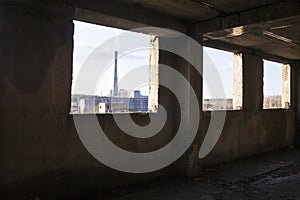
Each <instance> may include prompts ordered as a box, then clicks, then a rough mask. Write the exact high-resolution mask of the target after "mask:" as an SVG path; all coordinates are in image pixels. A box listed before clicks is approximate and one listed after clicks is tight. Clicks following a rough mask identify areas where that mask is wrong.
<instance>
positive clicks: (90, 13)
mask: <svg viewBox="0 0 300 200" xmlns="http://www.w3.org/2000/svg"><path fill="white" fill-rule="evenodd" d="M16 1H17V2H22V3H26V4H28V5H30V6H32V7H38V8H43V9H47V10H54V11H56V12H59V13H60V14H64V13H65V14H66V16H68V17H71V18H73V19H80V20H84V21H90V22H93V23H97V24H103V25H108V26H112V27H119V28H127V29H128V28H138V27H141V26H155V27H163V28H168V29H172V30H176V31H179V32H182V33H186V32H187V28H186V24H185V23H183V22H181V21H179V20H177V19H174V18H172V17H169V16H166V15H162V14H160V13H157V12H153V11H151V10H147V9H144V8H139V7H135V6H129V5H126V4H122V3H118V2H115V1H113V0H109V1H107V0H89V1H83V0H52V1H49V0H29V1H28V0H16ZM70 10H73V11H74V12H73V14H74V15H73V16H70ZM92 20H93V21H92ZM96 20H97V21H96ZM118 20H119V21H118ZM120 26H121V27H120ZM127 26H128V27H127Z"/></svg>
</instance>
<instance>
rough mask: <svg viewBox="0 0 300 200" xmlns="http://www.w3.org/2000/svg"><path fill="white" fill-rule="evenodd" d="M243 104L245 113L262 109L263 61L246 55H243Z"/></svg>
mask: <svg viewBox="0 0 300 200" xmlns="http://www.w3.org/2000/svg"><path fill="white" fill-rule="evenodd" d="M243 104H244V106H243V108H244V110H245V111H256V110H261V109H262V107H263V60H262V59H261V58H260V57H258V56H255V55H251V54H247V53H244V54H243Z"/></svg>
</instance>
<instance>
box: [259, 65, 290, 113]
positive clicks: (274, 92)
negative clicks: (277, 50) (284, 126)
mask: <svg viewBox="0 0 300 200" xmlns="http://www.w3.org/2000/svg"><path fill="white" fill-rule="evenodd" d="M290 78H291V72H290V65H289V64H283V63H277V62H272V61H268V60H264V87H263V91H264V101H263V108H264V109H280V108H289V107H290V106H291V94H290V87H291V84H290Z"/></svg>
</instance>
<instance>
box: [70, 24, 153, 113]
mask: <svg viewBox="0 0 300 200" xmlns="http://www.w3.org/2000/svg"><path fill="white" fill-rule="evenodd" d="M74 27H75V30H74V51H73V82H72V91H71V110H70V113H71V114H88V113H99V114H106V113H108V114H109V113H128V112H130V113H135V112H136V113H140V112H142V113H145V112H156V111H157V107H158V38H157V36H155V35H147V34H143V33H137V32H133V31H125V30H121V29H116V28H110V27H105V26H100V25H94V24H90V23H85V22H80V21H74ZM120 35H121V36H120ZM123 35H125V36H126V37H127V38H129V39H128V41H125V44H126V42H136V41H139V48H135V49H130V50H129V51H127V52H124V51H122V50H121V49H122V47H121V45H124V41H120V40H122V39H120V38H123V37H122V36H123ZM109 42H111V45H110V43H109ZM107 43H108V44H109V46H105V45H104V44H106V45H107ZM108 47H109V48H108ZM150 55H151V56H150ZM104 60H105V63H106V64H105V65H106V66H103V63H104ZM106 61H107V62H106ZM86 72H87V73H88V74H89V75H87V76H86V77H85V79H83V81H82V78H79V77H82V74H81V73H86ZM130 77H136V78H130ZM90 79H97V80H96V82H95V81H94V82H93V83H92V81H91V80H90ZM95 83H96V84H95ZM150 84H151V86H152V87H151V86H150Z"/></svg>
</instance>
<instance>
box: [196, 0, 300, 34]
mask: <svg viewBox="0 0 300 200" xmlns="http://www.w3.org/2000/svg"><path fill="white" fill-rule="evenodd" d="M299 14H300V2H299V0H286V1H282V2H280V3H277V4H272V5H268V6H264V7H260V8H255V9H251V10H247V11H243V12H239V13H235V14H230V15H227V16H225V17H218V18H215V19H211V20H207V21H202V22H198V23H196V24H195V25H194V27H193V28H192V30H191V34H192V35H193V36H194V37H201V36H202V34H204V33H208V32H214V31H219V30H224V29H228V28H234V27H238V26H244V25H249V24H256V23H260V22H267V21H272V20H276V19H281V18H286V17H290V16H295V15H299Z"/></svg>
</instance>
